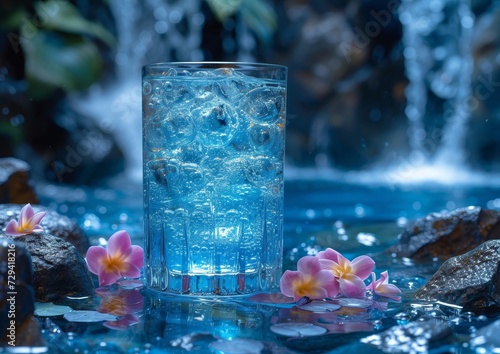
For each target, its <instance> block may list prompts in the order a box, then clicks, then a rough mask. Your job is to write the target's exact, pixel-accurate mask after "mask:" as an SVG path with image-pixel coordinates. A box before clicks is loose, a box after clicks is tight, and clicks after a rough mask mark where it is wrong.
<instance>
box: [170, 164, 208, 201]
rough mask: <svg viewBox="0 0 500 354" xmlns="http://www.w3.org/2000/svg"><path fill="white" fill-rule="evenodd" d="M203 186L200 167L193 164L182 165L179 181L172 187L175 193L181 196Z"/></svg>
mask: <svg viewBox="0 0 500 354" xmlns="http://www.w3.org/2000/svg"><path fill="white" fill-rule="evenodd" d="M203 185H204V178H203V172H202V169H201V167H200V166H199V165H197V164H194V163H183V164H182V165H181V175H180V180H179V181H178V183H177V184H175V185H174V186H173V187H174V188H175V191H176V192H177V193H179V194H181V195H183V194H188V193H192V192H193V191H197V190H200V189H202V188H203Z"/></svg>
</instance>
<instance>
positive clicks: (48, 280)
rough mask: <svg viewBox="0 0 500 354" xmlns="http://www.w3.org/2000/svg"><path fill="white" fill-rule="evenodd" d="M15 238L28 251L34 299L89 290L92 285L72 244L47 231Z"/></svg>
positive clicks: (43, 299) (81, 292)
mask: <svg viewBox="0 0 500 354" xmlns="http://www.w3.org/2000/svg"><path fill="white" fill-rule="evenodd" d="M16 242H17V243H19V244H21V245H22V246H24V247H25V248H26V250H27V251H28V252H29V253H30V255H31V259H32V262H33V283H34V289H35V298H36V300H37V301H40V302H46V301H55V300H58V299H60V298H63V297H64V296H89V295H92V294H93V292H94V285H93V283H92V278H91V275H90V273H89V271H88V269H87V265H86V263H85V259H84V258H83V257H82V255H81V254H80V253H79V252H78V251H77V249H76V248H75V247H74V246H73V245H72V244H70V243H69V242H66V241H64V240H63V239H61V238H59V237H57V236H54V235H51V234H48V233H40V234H30V235H25V236H19V237H16Z"/></svg>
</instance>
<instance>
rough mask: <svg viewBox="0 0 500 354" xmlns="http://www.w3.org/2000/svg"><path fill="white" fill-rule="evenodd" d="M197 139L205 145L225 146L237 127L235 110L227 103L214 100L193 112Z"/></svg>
mask: <svg viewBox="0 0 500 354" xmlns="http://www.w3.org/2000/svg"><path fill="white" fill-rule="evenodd" d="M193 118H194V120H195V123H196V125H197V126H198V129H199V130H198V134H199V139H200V141H201V143H202V144H203V145H206V146H225V145H227V144H228V143H229V142H230V141H231V138H232V137H233V135H234V134H235V132H236V130H237V128H238V117H237V114H236V111H235V110H234V109H233V108H231V107H230V106H229V105H228V104H227V103H224V102H222V101H215V102H211V103H206V104H204V105H203V106H202V107H201V108H199V109H197V110H195V111H194V112H193Z"/></svg>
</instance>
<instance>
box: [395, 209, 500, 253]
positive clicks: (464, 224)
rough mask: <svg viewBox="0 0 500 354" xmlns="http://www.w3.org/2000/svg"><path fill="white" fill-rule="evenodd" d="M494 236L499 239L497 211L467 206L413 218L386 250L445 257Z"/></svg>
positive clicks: (499, 229)
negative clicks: (394, 242) (397, 240)
mask: <svg viewBox="0 0 500 354" xmlns="http://www.w3.org/2000/svg"><path fill="white" fill-rule="evenodd" d="M493 239H500V213H499V212H498V211H495V210H487V209H481V208H480V207H468V208H461V209H456V210H454V211H451V212H446V213H431V214H429V215H427V216H425V217H424V218H421V219H418V220H416V221H415V222H413V223H412V224H410V225H409V226H408V227H407V228H406V230H405V231H403V233H402V234H401V235H399V242H398V243H397V244H396V245H394V246H392V247H390V248H389V252H391V253H395V254H396V255H397V256H398V257H407V258H412V259H422V260H425V259H432V258H438V259H441V260H446V259H448V258H450V257H454V256H458V255H461V254H464V253H466V252H468V251H470V250H472V249H474V248H475V247H477V246H479V245H480V244H481V243H483V242H485V241H488V240H493Z"/></svg>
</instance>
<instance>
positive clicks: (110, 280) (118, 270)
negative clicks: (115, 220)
mask: <svg viewBox="0 0 500 354" xmlns="http://www.w3.org/2000/svg"><path fill="white" fill-rule="evenodd" d="M86 261H87V266H88V268H89V271H90V272H91V273H94V274H97V276H98V278H99V286H107V285H112V284H114V283H115V282H116V281H117V280H119V279H120V278H122V277H129V278H138V277H139V276H140V275H141V273H140V269H141V268H142V266H143V265H144V250H143V249H142V248H141V247H140V246H135V245H134V246H133V245H131V241H130V236H129V234H128V233H127V232H126V231H123V230H122V231H118V232H115V233H114V234H113V235H112V236H111V237H110V238H109V240H108V247H107V249H106V248H104V247H101V246H92V247H90V248H89V249H88V251H87V254H86Z"/></svg>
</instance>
